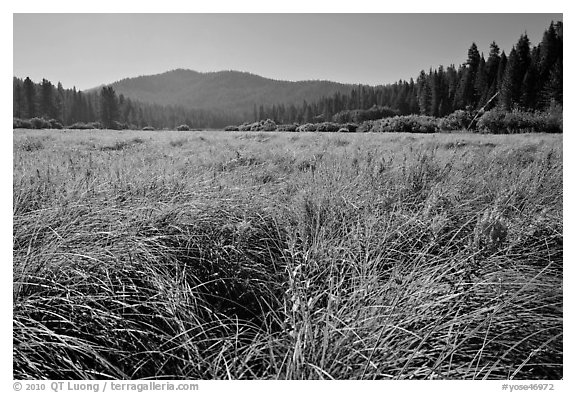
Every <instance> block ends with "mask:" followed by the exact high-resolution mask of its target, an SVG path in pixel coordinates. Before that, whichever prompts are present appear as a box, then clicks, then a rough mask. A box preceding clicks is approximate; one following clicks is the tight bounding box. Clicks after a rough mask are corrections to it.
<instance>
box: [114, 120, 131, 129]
mask: <svg viewBox="0 0 576 393" xmlns="http://www.w3.org/2000/svg"><path fill="white" fill-rule="evenodd" d="M114 129H115V130H128V129H130V126H129V125H128V124H127V123H121V122H119V121H115V122H114Z"/></svg>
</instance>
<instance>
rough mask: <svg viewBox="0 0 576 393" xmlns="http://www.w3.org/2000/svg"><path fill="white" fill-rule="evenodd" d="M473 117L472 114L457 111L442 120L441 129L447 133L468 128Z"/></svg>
mask: <svg viewBox="0 0 576 393" xmlns="http://www.w3.org/2000/svg"><path fill="white" fill-rule="evenodd" d="M472 119H473V116H472V114H471V113H470V112H468V111H464V110H461V109H459V110H457V111H455V112H453V113H451V114H449V115H448V116H446V117H444V118H442V119H440V123H439V126H440V129H442V130H446V131H456V130H463V129H466V128H468V126H469V125H470V122H471V121H472Z"/></svg>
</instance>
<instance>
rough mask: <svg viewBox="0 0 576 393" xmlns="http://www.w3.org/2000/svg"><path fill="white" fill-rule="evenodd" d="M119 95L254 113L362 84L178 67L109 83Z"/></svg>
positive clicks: (149, 100)
mask: <svg viewBox="0 0 576 393" xmlns="http://www.w3.org/2000/svg"><path fill="white" fill-rule="evenodd" d="M106 86H111V87H113V88H114V90H115V91H116V93H117V94H123V95H124V96H125V97H129V98H131V99H135V100H138V101H142V102H147V103H152V104H160V105H178V106H182V107H185V108H190V109H192V108H193V109H206V110H226V111H231V112H234V113H237V114H245V113H249V112H252V111H253V110H254V106H259V105H272V104H284V105H290V104H294V105H299V104H301V103H302V101H303V100H307V101H308V102H310V101H314V100H317V99H319V98H322V97H324V96H329V95H332V94H334V93H336V92H340V93H342V94H348V93H350V91H351V90H352V89H353V88H354V87H357V86H359V85H353V84H345V83H340V82H333V81H327V80H304V81H285V80H276V79H271V78H266V77H263V76H260V75H256V74H253V73H250V72H246V71H235V70H223V71H211V72H198V71H194V70H189V69H183V68H177V69H174V70H170V71H167V72H164V73H160V74H153V75H141V76H137V77H130V78H124V79H121V80H118V81H116V82H113V83H109V84H107V85H106Z"/></svg>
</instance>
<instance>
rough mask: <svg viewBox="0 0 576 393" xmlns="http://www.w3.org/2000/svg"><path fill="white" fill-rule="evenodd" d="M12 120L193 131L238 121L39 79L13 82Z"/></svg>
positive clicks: (231, 116) (215, 113)
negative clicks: (179, 127)
mask: <svg viewBox="0 0 576 393" xmlns="http://www.w3.org/2000/svg"><path fill="white" fill-rule="evenodd" d="M13 116H14V117H15V118H18V119H25V118H26V119H31V118H44V119H54V120H56V121H58V122H59V123H61V124H64V125H66V126H71V125H74V124H78V123H93V122H99V123H101V125H102V127H104V128H112V129H118V128H143V127H146V126H148V127H155V128H171V129H174V128H176V127H177V126H178V125H181V124H187V125H188V126H190V127H193V128H210V127H224V126H226V125H227V124H231V123H234V122H238V121H240V120H241V118H239V117H238V116H237V115H234V114H228V113H226V112H224V111H219V112H218V111H208V110H201V109H187V108H183V107H181V106H162V105H157V104H148V103H143V102H139V101H136V100H131V99H130V98H127V97H124V95H122V94H120V95H117V94H116V92H115V91H114V89H113V88H112V87H102V88H101V89H100V90H92V91H88V92H82V91H80V90H76V88H72V89H64V88H63V87H62V84H61V83H60V82H58V84H57V85H56V86H54V85H53V84H52V83H51V82H50V81H48V80H46V79H42V82H40V83H34V82H33V81H32V80H31V79H30V78H29V77H27V78H25V79H24V80H22V79H20V78H16V77H14V79H13Z"/></svg>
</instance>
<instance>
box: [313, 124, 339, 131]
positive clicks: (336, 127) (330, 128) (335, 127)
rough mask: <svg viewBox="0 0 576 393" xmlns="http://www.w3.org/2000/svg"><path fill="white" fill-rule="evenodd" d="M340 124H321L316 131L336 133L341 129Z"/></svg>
mask: <svg viewBox="0 0 576 393" xmlns="http://www.w3.org/2000/svg"><path fill="white" fill-rule="evenodd" d="M340 128H341V127H340V124H336V123H330V122H324V123H320V124H318V125H317V127H316V131H318V132H336V131H338V130H339V129H340Z"/></svg>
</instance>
